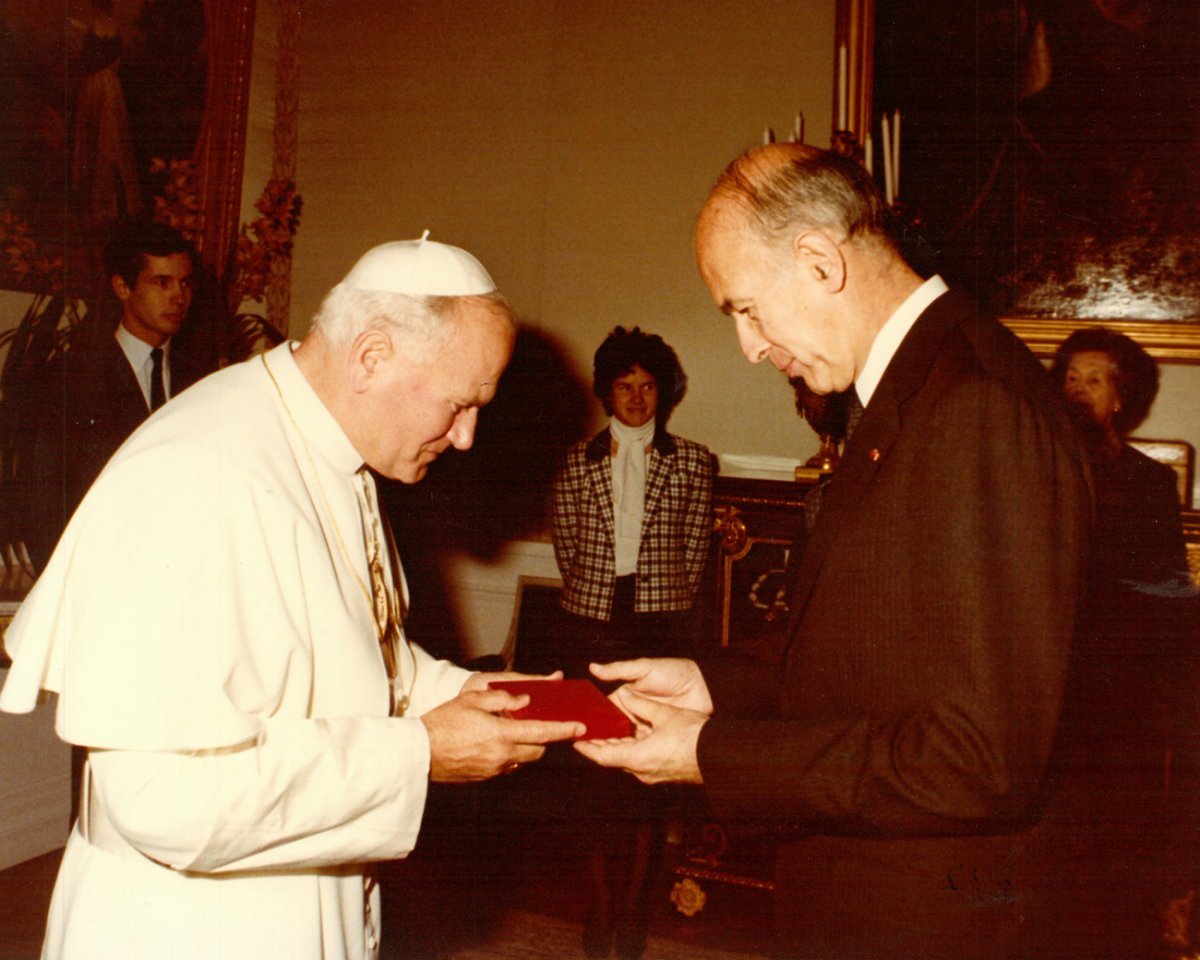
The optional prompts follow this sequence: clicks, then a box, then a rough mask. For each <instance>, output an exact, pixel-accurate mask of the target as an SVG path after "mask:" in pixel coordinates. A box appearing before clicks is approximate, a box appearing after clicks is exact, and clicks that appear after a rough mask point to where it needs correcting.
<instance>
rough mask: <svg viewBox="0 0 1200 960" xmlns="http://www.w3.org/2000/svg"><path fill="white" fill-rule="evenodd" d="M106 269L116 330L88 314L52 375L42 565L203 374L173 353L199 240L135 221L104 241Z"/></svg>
mask: <svg viewBox="0 0 1200 960" xmlns="http://www.w3.org/2000/svg"><path fill="white" fill-rule="evenodd" d="M104 268H105V273H106V275H107V277H108V280H109V283H110V285H111V287H112V291H113V294H114V295H115V296H116V298H117V301H118V302H119V303H120V306H121V318H120V321H119V322H118V323H117V325H116V328H115V329H113V328H112V327H110V326H108V325H106V324H104V323H103V321H100V322H92V320H91V319H90V318H89V319H87V320H85V321H84V323H83V324H81V325H80V327H79V328H77V329H76V330H75V331H74V334H73V336H72V339H71V341H70V343H69V344H68V347H67V349H66V350H65V351H64V353H63V354H62V355H61V357H60V358H59V359H58V360H57V361H55V363H54V366H53V368H52V369H51V370H50V371H49V372H48V374H47V383H48V384H49V387H48V389H47V393H46V397H47V402H46V404H45V411H44V416H43V418H42V422H41V424H40V425H39V430H38V437H37V441H36V446H35V452H34V471H35V475H36V477H37V478H38V479H37V483H36V490H35V494H34V495H35V497H36V498H38V499H39V500H40V504H39V506H38V508H37V510H36V511H35V512H36V526H37V529H36V530H35V531H34V532H33V535H32V536H31V537H30V541H31V542H29V543H28V546H29V552H30V557H31V559H32V560H33V562H34V565H35V567H36V568H37V569H38V570H39V571H40V570H41V569H42V567H44V566H45V564H46V561H47V560H48V559H49V557H50V553H51V552H52V551H53V549H54V545H55V543H56V542H57V541H58V536H59V534H60V533H62V531H63V528H64V527H65V526H66V524H67V521H68V520H70V519H71V514H73V513H74V512H75V508H76V507H77V506H78V505H79V501H80V500H82V499H83V495H84V494H85V493H87V490H88V488H89V487H90V486H91V485H92V481H93V480H95V479H96V476H97V475H98V474H99V473H100V470H101V469H102V468H103V467H104V465H105V464H106V463H107V462H108V459H109V457H111V456H112V455H113V453H115V452H116V449H117V447H119V446H120V445H121V444H122V443H123V442H124V441H125V439H126V437H128V436H129V435H130V434H131V433H133V431H134V430H135V429H136V428H137V427H138V425H139V424H141V422H142V421H143V420H145V419H146V417H148V416H149V415H150V414H151V413H152V412H153V411H154V410H156V409H157V408H158V407H159V406H161V405H162V404H163V403H165V402H166V400H168V399H169V398H170V397H172V396H174V395H175V394H176V393H179V392H180V391H181V390H182V389H183V388H184V387H186V386H189V385H190V384H191V382H192V381H193V380H194V379H196V377H195V375H194V374H193V373H191V372H190V371H189V370H188V368H187V365H186V364H185V363H182V362H179V359H180V358H178V357H173V356H172V350H171V341H172V338H173V337H174V336H175V334H177V333H178V332H179V329H180V327H181V326H182V325H183V323H184V321H185V320H186V319H187V314H188V309H189V308H190V306H191V303H192V275H193V272H194V269H195V250H194V248H193V247H192V245H191V243H190V242H188V241H187V240H186V239H185V238H184V237H183V236H182V235H181V234H180V233H179V232H178V231H177V230H175V229H173V228H171V227H168V226H165V225H163V224H159V223H150V222H143V221H135V222H130V223H127V224H125V225H123V226H122V227H121V228H119V229H118V230H117V232H116V234H115V235H114V237H113V239H112V240H111V241H110V242H109V243H108V244H107V245H106V246H105V248H104ZM110 323H111V321H110Z"/></svg>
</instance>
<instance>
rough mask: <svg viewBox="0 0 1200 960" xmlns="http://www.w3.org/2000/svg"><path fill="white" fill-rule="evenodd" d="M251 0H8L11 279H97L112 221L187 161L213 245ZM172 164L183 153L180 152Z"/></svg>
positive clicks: (142, 206) (240, 113) (150, 209)
mask: <svg viewBox="0 0 1200 960" xmlns="http://www.w3.org/2000/svg"><path fill="white" fill-rule="evenodd" d="M252 11H253V6H252V0H69V2H66V3H64V2H62V0H21V2H13V3H7V4H3V5H0V232H2V234H3V241H4V244H3V246H4V250H3V253H4V255H5V256H4V259H3V262H0V285H2V286H4V287H6V288H9V289H27V290H30V291H33V292H41V291H44V290H45V289H46V287H47V285H48V284H53V285H55V286H57V285H58V284H59V283H60V282H61V283H65V285H66V286H67V288H68V289H74V290H78V291H79V292H86V290H87V285H88V284H89V283H90V282H91V281H92V279H93V276H92V275H93V273H94V269H95V256H96V251H97V250H98V249H99V247H100V246H101V245H102V244H103V243H104V241H105V239H106V238H107V236H108V234H109V232H110V231H111V229H112V227H113V225H114V224H115V223H117V222H118V221H120V220H121V219H124V218H127V217H130V216H138V215H145V216H152V215H153V214H154V212H155V203H156V202H157V201H156V198H158V197H162V196H163V195H164V194H167V195H169V194H170V191H171V189H172V178H173V177H177V176H178V175H179V166H178V165H179V164H180V163H181V162H182V163H184V164H187V165H189V166H188V169H189V172H190V176H191V178H192V180H191V182H190V183H189V184H188V187H187V190H188V192H189V195H190V197H191V198H192V199H193V200H194V202H195V204H196V207H197V214H198V216H197V217H196V223H195V227H196V230H195V232H196V233H197V234H198V240H199V243H200V246H201V247H202V248H207V249H206V250H205V252H206V254H211V253H213V252H215V249H214V245H216V246H221V245H227V244H228V242H230V240H231V236H230V240H222V241H221V244H216V237H217V235H218V234H221V235H223V236H224V235H230V234H231V232H232V230H233V228H234V221H233V220H232V219H231V218H230V217H228V216H226V215H225V214H224V213H223V212H222V210H220V209H218V208H217V207H214V206H213V203H214V202H219V203H221V204H222V205H228V201H229V199H230V198H232V199H233V202H234V203H236V202H237V197H236V189H235V186H234V184H235V182H236V181H240V175H241V155H242V154H241V149H242V148H241V143H242V139H241V138H242V136H243V135H244V126H245V89H246V84H245V80H246V78H247V77H248V49H249V48H248V37H249V28H250V25H251V23H252V16H253V13H252ZM173 165H174V166H173Z"/></svg>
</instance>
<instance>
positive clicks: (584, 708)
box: [488, 680, 633, 740]
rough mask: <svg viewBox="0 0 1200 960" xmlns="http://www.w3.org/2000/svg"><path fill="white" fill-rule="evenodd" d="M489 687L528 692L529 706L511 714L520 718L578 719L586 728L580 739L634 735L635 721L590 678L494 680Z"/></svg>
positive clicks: (515, 692) (606, 738)
mask: <svg viewBox="0 0 1200 960" xmlns="http://www.w3.org/2000/svg"><path fill="white" fill-rule="evenodd" d="M488 687H490V688H491V689H492V690H507V691H508V692H509V693H513V694H521V693H527V694H529V703H528V704H527V705H526V706H524V707H522V708H521V709H520V710H513V711H512V712H511V713H509V714H508V715H509V716H511V717H513V718H515V719H517V720H578V721H579V722H580V723H583V724H584V725H585V726H586V727H587V733H585V734H584V735H583V736H582V737H578V738H576V739H579V740H608V739H612V738H621V737H632V736H633V721H632V720H630V719H629V718H628V717H627V716H625V714H623V713H622V712H621V711H620V710H619V709H617V706H616V704H614V703H613V702H612V701H611V700H609V699H608V697H606V696H605V695H604V694H603V693H601V692H600V689H599V688H598V687H597V686H596V685H595V684H594V683H592V682H591V681H590V680H493V681H492V682H491V683H489V684H488Z"/></svg>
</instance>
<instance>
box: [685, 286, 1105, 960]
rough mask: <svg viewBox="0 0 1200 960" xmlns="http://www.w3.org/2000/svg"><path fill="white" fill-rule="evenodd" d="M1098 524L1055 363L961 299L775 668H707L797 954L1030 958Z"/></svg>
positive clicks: (850, 502) (727, 764) (865, 442)
mask: <svg viewBox="0 0 1200 960" xmlns="http://www.w3.org/2000/svg"><path fill="white" fill-rule="evenodd" d="M1089 514H1090V490H1089V483H1088V478H1087V470H1086V467H1085V465H1084V462H1083V456H1082V454H1081V451H1080V449H1079V446H1078V443H1077V441H1076V439H1075V436H1074V433H1073V430H1072V428H1071V426H1070V423H1069V421H1068V419H1067V417H1066V414H1065V412H1064V411H1063V410H1062V408H1061V405H1060V402H1059V399H1058V395H1057V392H1056V391H1055V390H1054V389H1053V388H1052V386H1051V384H1050V382H1049V380H1048V378H1047V376H1046V374H1045V371H1044V370H1043V369H1042V367H1041V365H1040V364H1039V363H1038V362H1037V360H1036V359H1034V357H1033V356H1032V355H1031V354H1030V353H1029V351H1028V350H1027V349H1026V348H1025V347H1024V345H1022V344H1021V343H1020V341H1019V340H1017V339H1016V338H1015V337H1014V336H1013V335H1012V334H1010V333H1009V332H1008V331H1007V330H1005V329H1004V327H1003V326H1002V325H1000V324H999V323H997V322H995V321H994V320H991V319H985V318H980V317H978V316H977V315H976V314H975V312H974V310H973V308H972V307H971V305H970V304H969V303H968V302H967V301H966V300H965V299H964V298H962V297H960V296H958V295H957V294H955V293H953V292H952V293H949V294H946V295H944V296H943V297H941V298H939V299H938V300H937V301H935V302H934V303H933V304H932V305H931V306H930V307H929V308H928V309H927V310H926V311H925V313H924V314H923V315H922V316H921V317H920V318H919V319H918V320H917V322H916V324H915V325H914V326H913V328H912V329H911V330H910V332H909V333H908V335H907V336H906V337H905V339H904V341H903V343H902V344H901V346H900V348H899V350H898V351H897V352H896V354H895V356H894V357H893V359H892V361H891V363H890V364H889V366H888V368H887V371H886V373H885V374H884V377H883V379H882V381H881V382H880V384H879V387H878V389H877V390H876V392H875V394H874V396H873V397H872V399H871V401H870V404H869V405H868V407H867V409H866V412H865V414H864V415H863V418H862V420H861V422H860V423H859V425H858V428H857V430H856V432H855V433H854V435H853V437H852V438H851V440H850V441H849V443H848V445H847V449H846V451H845V456H844V458H843V461H842V464H841V466H840V467H839V468H838V471H837V473H836V474H835V475H834V477H833V479H832V481H831V482H830V483H829V485H828V486H827V487H826V489H825V492H824V495H823V498H822V506H821V512H820V514H819V516H818V517H817V519H816V523H815V525H814V527H813V529H812V531H811V534H810V538H809V541H808V543H807V545H806V547H805V550H804V553H803V556H802V557H801V558H800V560H799V563H798V564H797V569H796V575H795V576H796V579H795V582H794V583H793V585H792V588H791V595H790V603H791V622H790V624H789V627H788V629H787V630H786V631H785V632H784V633H783V635H782V636H781V638H780V647H781V648H780V649H779V650H777V651H776V657H775V660H774V663H768V664H767V665H765V668H764V667H762V666H760V665H758V664H756V663H752V662H750V661H741V662H727V661H726V662H722V663H720V664H719V665H716V664H709V665H706V669H705V676H706V680H707V681H708V683H709V685H710V689H711V690H712V693H713V698H714V703H715V706H716V709H715V714H714V717H713V719H712V720H711V721H710V722H709V723H708V724H707V725H706V726H705V727H704V729H703V731H702V733H701V737H700V742H699V761H700V769H701V771H702V774H703V777H704V783H705V788H706V791H707V793H708V796H709V799H710V800H711V802H712V803H713V805H714V809H715V811H716V813H717V816H718V817H719V818H722V819H724V820H727V821H731V822H736V821H738V820H751V821H758V822H764V821H765V822H767V823H769V824H771V825H772V826H773V827H774V829H775V830H776V832H777V833H778V834H779V836H780V837H781V838H782V839H783V846H782V847H780V854H779V858H778V859H779V868H778V894H779V896H778V905H779V908H780V910H779V916H778V918H777V921H778V923H777V926H778V928H779V931H780V934H781V937H782V939H783V941H784V948H785V953H786V955H788V956H792V955H795V956H806V957H808V956H811V957H820V958H822V960H831V958H838V960H840V958H844V957H860V956H861V957H874V956H888V957H922V958H931V957H943V956H944V957H957V958H964V957H981V956H1009V955H1018V954H1017V953H1016V951H1017V948H1016V946H1015V945H1014V942H1013V939H1012V938H1013V937H1015V936H1016V927H1018V926H1019V925H1020V922H1019V921H1018V919H1017V914H1019V913H1020V912H1022V911H1023V910H1024V908H1026V907H1028V905H1029V903H1028V900H1027V899H1025V898H1026V897H1027V890H1026V887H1025V880H1024V879H1023V878H1022V876H1021V875H1020V872H1019V871H1020V867H1019V864H1018V862H1017V861H1018V860H1019V859H1020V858H1019V857H1018V856H1017V852H1018V850H1019V848H1020V847H1021V846H1022V845H1023V844H1024V838H1025V835H1026V833H1027V831H1028V828H1029V826H1030V824H1031V823H1032V822H1033V821H1034V820H1036V817H1037V811H1038V805H1039V802H1040V797H1041V788H1042V783H1043V775H1044V772H1045V768H1046V764H1047V761H1048V758H1049V756H1050V752H1051V748H1052V745H1053V743H1054V740H1055V735H1056V730H1057V726H1058V720H1059V712H1060V708H1061V705H1062V702H1063V697H1064V691H1065V685H1066V677H1067V672H1068V671H1067V667H1068V658H1069V654H1070V648H1071V638H1072V633H1073V630H1074V626H1075V616H1076V606H1077V599H1078V596H1079V594H1080V590H1081V583H1082V579H1083V575H1084V566H1085V560H1086V556H1085V554H1086V544H1087V535H1088V525H1089ZM762 703H766V704H767V705H768V709H767V711H765V712H764V711H763V709H762V708H761V707H760V706H758V704H762ZM1025 912H1027V911H1025Z"/></svg>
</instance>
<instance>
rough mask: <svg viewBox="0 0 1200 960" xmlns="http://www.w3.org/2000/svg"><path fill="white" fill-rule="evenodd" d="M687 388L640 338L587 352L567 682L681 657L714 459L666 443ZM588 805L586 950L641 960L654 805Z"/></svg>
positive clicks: (566, 488)
mask: <svg viewBox="0 0 1200 960" xmlns="http://www.w3.org/2000/svg"><path fill="white" fill-rule="evenodd" d="M686 385H687V378H686V377H685V376H684V373H683V369H682V367H681V366H680V364H679V359H678V357H677V356H676V355H675V351H674V350H672V349H671V347H670V346H668V345H667V344H666V343H665V342H664V341H663V339H662V338H661V337H659V336H656V335H654V334H648V333H643V332H642V331H641V330H640V329H639V328H637V327H634V328H633V329H632V330H625V329H624V328H623V327H616V328H615V329H614V330H613V331H612V333H610V334H609V335H608V337H607V338H606V339H605V341H604V343H602V344H601V345H600V348H599V349H598V350H597V351H596V356H595V369H594V377H593V384H592V391H593V393H595V395H596V397H597V398H599V400H600V402H601V403H603V404H604V409H605V411H606V412H607V413H608V414H609V416H610V418H611V419H610V421H609V425H608V426H607V427H606V428H605V429H604V430H602V431H600V433H598V434H596V436H594V437H592V438H591V439H590V440H582V441H580V442H579V443H576V444H575V445H574V446H572V447H571V448H570V449H569V450H568V451H567V455H566V458H565V460H564V462H563V464H562V466H561V468H560V469H559V472H558V476H557V478H556V480H555V485H554V519H553V532H554V553H555V557H556V558H557V560H558V566H559V570H560V571H561V572H562V578H563V590H562V595H561V601H560V602H561V605H562V609H563V620H564V623H563V631H562V636H561V638H560V639H561V643H562V650H561V652H562V655H563V660H562V662H563V665H564V669H565V670H566V672H567V675H568V676H584V677H588V676H590V674H589V673H588V669H587V665H588V664H589V663H592V662H607V661H610V660H626V659H629V658H632V657H643V656H655V657H662V656H678V655H686V653H687V652H688V645H689V639H690V634H691V632H692V626H693V618H692V616H691V610H692V604H693V602H694V600H695V597H696V591H697V588H698V587H699V585H700V578H701V575H702V574H703V572H704V564H705V560H706V557H707V554H708V547H709V540H710V536H711V532H712V513H711V510H712V504H711V497H712V476H713V468H712V460H713V458H712V455H711V454H710V453H709V451H708V449H707V448H706V447H705V446H704V445H703V444H699V443H696V442H694V441H692V440H685V439H683V438H682V437H676V436H674V435H672V434H670V433H667V430H666V424H667V420H668V418H669V417H670V415H671V412H672V411H673V410H674V409H675V407H676V406H677V405H678V403H679V401H680V400H682V399H683V394H684V390H685V388H686ZM607 772H611V771H607ZM585 777H586V778H587V779H588V780H593V779H594V774H593V773H590V772H589V773H588V774H585ZM585 782H586V781H585ZM583 793H584V794H585V795H593V796H595V797H596V800H597V803H598V804H600V805H602V809H601V810H598V811H597V818H596V819H597V825H600V824H601V823H602V822H603V823H607V824H608V826H609V829H608V830H604V829H599V830H593V831H591V835H592V837H593V838H594V839H595V844H594V850H593V856H592V880H593V884H592V899H591V905H590V907H589V910H588V917H587V922H586V923H585V925H584V936H583V940H584V952H585V954H586V955H587V956H589V957H605V956H608V953H609V948H610V944H611V943H612V942H613V940H614V937H615V941H616V948H617V956H618V957H619V958H630V960H636V958H638V957H640V956H641V954H642V950H643V948H644V946H645V938H646V919H645V901H646V892H647V888H648V887H649V884H650V880H651V879H652V877H653V872H654V871H653V870H652V869H651V868H652V866H653V865H654V864H655V861H656V860H657V854H658V853H659V852H660V851H661V849H662V839H661V835H660V829H659V828H660V826H661V816H660V815H659V813H658V806H659V805H658V803H656V802H655V799H654V798H655V794H653V793H652V788H647V787H643V786H641V785H640V784H638V783H637V781H635V780H633V779H632V778H630V777H627V776H623V775H621V774H617V776H615V777H606V778H605V779H604V786H603V788H602V789H599V790H595V791H594V793H593V791H592V790H591V789H589V790H587V791H583ZM617 811H620V813H619V814H617V816H618V820H617V821H616V822H614V821H613V820H612V819H611V818H612V817H613V816H614V814H616V812H617ZM618 867H620V868H623V870H618V869H616V868H618ZM622 872H625V876H624V878H620V879H619V877H620V874H621V873H622Z"/></svg>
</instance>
